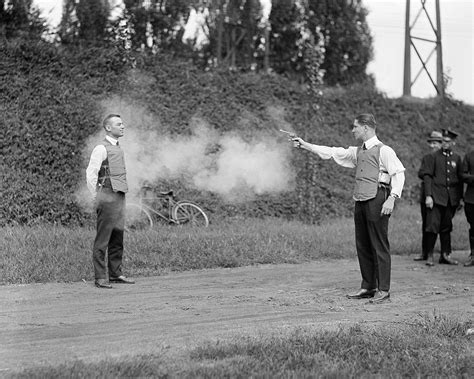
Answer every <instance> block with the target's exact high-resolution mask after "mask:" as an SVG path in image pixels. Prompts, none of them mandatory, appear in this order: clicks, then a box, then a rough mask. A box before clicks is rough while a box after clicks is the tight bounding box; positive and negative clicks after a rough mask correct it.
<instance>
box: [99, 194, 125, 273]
mask: <svg viewBox="0 0 474 379" xmlns="http://www.w3.org/2000/svg"><path fill="white" fill-rule="evenodd" d="M124 210H125V194H124V193H123V192H112V191H108V190H106V189H104V190H103V191H102V192H100V193H99V194H98V195H97V232H96V237H95V241H94V247H93V249H92V262H93V264H94V275H95V279H105V278H106V272H105V267H106V264H105V257H106V255H107V257H108V262H107V267H108V270H109V277H118V276H120V275H122V256H123V230H124ZM106 253H107V254H106Z"/></svg>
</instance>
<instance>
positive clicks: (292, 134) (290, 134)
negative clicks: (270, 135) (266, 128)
mask: <svg viewBox="0 0 474 379" xmlns="http://www.w3.org/2000/svg"><path fill="white" fill-rule="evenodd" d="M280 132H282V133H286V134H288V135H289V136H290V138H296V137H297V135H296V134H295V133H293V132H287V131H286V130H283V129H280Z"/></svg>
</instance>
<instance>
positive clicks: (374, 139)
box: [364, 136, 380, 150]
mask: <svg viewBox="0 0 474 379" xmlns="http://www.w3.org/2000/svg"><path fill="white" fill-rule="evenodd" d="M364 143H365V148H366V149H367V150H368V149H371V148H373V147H374V146H375V145H378V144H379V143H380V141H379V139H378V138H377V136H373V137H371V138H369V139H368V140H367V141H365V142H364Z"/></svg>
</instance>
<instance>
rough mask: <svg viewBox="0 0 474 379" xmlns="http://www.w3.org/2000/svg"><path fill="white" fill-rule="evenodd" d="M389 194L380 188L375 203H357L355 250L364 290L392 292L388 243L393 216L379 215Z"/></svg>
mask: <svg viewBox="0 0 474 379" xmlns="http://www.w3.org/2000/svg"><path fill="white" fill-rule="evenodd" d="M388 191H389V190H388V189H386V188H383V187H381V188H379V189H378V191H377V195H376V197H375V198H374V199H371V200H367V201H356V203H355V208H354V223H355V237H356V249H357V257H358V259H359V266H360V272H361V275H362V284H361V288H363V289H369V290H370V289H376V288H378V289H379V290H380V291H389V290H390V274H391V259H390V244H389V241H388V220H389V218H390V216H388V215H384V216H382V215H381V214H380V212H381V211H382V205H383V203H384V202H385V200H386V199H387V196H388V195H389V193H388Z"/></svg>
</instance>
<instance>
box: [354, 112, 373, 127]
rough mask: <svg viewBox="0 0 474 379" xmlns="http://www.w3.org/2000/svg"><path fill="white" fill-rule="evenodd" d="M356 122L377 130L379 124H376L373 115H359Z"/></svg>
mask: <svg viewBox="0 0 474 379" xmlns="http://www.w3.org/2000/svg"><path fill="white" fill-rule="evenodd" d="M355 119H356V121H357V122H358V123H359V124H361V125H367V126H368V127H370V128H372V129H375V128H376V126H377V123H376V122H375V117H374V115H373V114H372V113H362V114H360V115H358V116H357V117H356V118H355Z"/></svg>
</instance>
